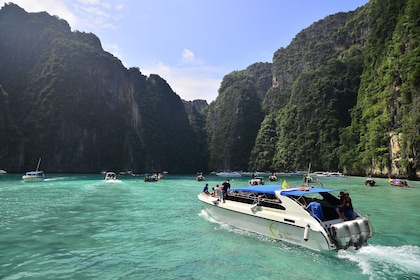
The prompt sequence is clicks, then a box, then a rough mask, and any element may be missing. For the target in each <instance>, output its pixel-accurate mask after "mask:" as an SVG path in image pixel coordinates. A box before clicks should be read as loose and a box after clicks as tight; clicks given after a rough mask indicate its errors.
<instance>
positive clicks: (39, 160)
mask: <svg viewBox="0 0 420 280" xmlns="http://www.w3.org/2000/svg"><path fill="white" fill-rule="evenodd" d="M40 164H41V158H39V159H38V165H37V166H36V171H38V169H39V165H40Z"/></svg>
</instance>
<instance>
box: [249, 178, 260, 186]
mask: <svg viewBox="0 0 420 280" xmlns="http://www.w3.org/2000/svg"><path fill="white" fill-rule="evenodd" d="M248 185H250V186H260V185H264V178H263V177H254V178H252V179H251V180H249V181H248Z"/></svg>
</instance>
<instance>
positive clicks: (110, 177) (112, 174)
mask: <svg viewBox="0 0 420 280" xmlns="http://www.w3.org/2000/svg"><path fill="white" fill-rule="evenodd" d="M115 180H117V174H115V172H106V173H105V181H115Z"/></svg>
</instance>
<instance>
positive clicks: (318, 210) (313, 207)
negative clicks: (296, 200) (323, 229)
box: [305, 197, 324, 221]
mask: <svg viewBox="0 0 420 280" xmlns="http://www.w3.org/2000/svg"><path fill="white" fill-rule="evenodd" d="M305 209H306V210H308V211H310V212H311V215H312V217H314V218H317V219H319V220H321V221H322V220H324V214H323V213H322V206H321V203H319V202H318V201H317V199H316V197H313V198H312V202H311V203H309V204H308V206H306V207H305Z"/></svg>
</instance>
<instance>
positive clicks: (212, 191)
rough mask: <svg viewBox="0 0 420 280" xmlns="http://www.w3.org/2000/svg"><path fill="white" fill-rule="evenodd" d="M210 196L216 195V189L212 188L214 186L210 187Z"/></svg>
mask: <svg viewBox="0 0 420 280" xmlns="http://www.w3.org/2000/svg"><path fill="white" fill-rule="evenodd" d="M210 195H211V196H215V195H216V190H215V189H214V187H212V188H211V193H210Z"/></svg>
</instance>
